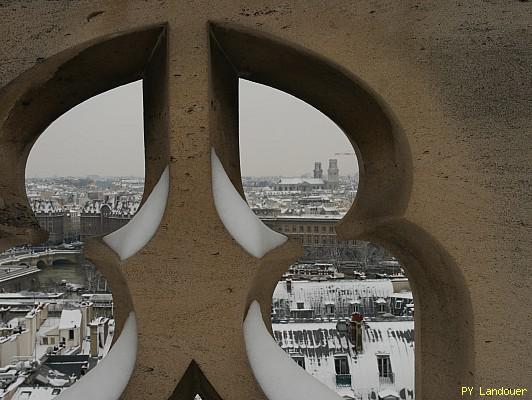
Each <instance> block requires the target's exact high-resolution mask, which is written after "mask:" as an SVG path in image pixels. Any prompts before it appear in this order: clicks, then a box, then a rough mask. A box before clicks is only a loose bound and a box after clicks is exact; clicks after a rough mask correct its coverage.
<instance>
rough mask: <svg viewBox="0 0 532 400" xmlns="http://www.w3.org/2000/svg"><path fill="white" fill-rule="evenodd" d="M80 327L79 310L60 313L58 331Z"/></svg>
mask: <svg viewBox="0 0 532 400" xmlns="http://www.w3.org/2000/svg"><path fill="white" fill-rule="evenodd" d="M80 326H81V311H80V310H63V311H62V312H61V320H60V321H59V329H74V328H79V327H80Z"/></svg>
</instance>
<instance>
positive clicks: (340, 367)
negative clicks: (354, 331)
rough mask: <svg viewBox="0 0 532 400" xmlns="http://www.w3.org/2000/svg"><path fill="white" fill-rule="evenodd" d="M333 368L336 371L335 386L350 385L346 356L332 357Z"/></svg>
mask: <svg viewBox="0 0 532 400" xmlns="http://www.w3.org/2000/svg"><path fill="white" fill-rule="evenodd" d="M334 369H335V372H336V386H351V374H350V373H349V363H348V360H347V356H336V357H334Z"/></svg>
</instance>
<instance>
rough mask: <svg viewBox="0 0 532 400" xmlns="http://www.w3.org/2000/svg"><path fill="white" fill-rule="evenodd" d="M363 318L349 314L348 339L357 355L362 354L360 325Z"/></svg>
mask: <svg viewBox="0 0 532 400" xmlns="http://www.w3.org/2000/svg"><path fill="white" fill-rule="evenodd" d="M363 320H364V317H362V314H360V313H358V312H354V313H353V314H351V321H350V329H349V331H350V339H351V343H352V344H353V347H354V349H355V351H356V352H357V353H361V352H362V350H363V349H362V324H363Z"/></svg>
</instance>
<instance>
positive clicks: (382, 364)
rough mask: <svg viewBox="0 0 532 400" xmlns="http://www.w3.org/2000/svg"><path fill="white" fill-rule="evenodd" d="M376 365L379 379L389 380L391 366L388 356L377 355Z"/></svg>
mask: <svg viewBox="0 0 532 400" xmlns="http://www.w3.org/2000/svg"><path fill="white" fill-rule="evenodd" d="M377 365H378V367H379V377H381V378H390V377H391V376H392V364H391V362H390V356H389V355H378V356H377Z"/></svg>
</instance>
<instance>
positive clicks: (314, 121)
mask: <svg viewBox="0 0 532 400" xmlns="http://www.w3.org/2000/svg"><path fill="white" fill-rule="evenodd" d="M240 147H241V166H242V174H243V175H245V176H268V175H270V176H271V175H284V176H301V175H302V174H305V173H311V171H312V169H313V168H314V161H321V162H322V169H323V170H324V172H326V170H327V163H328V161H327V160H328V159H329V158H338V164H339V168H340V174H341V175H353V174H354V173H355V171H356V170H357V165H356V159H355V157H354V156H334V153H344V152H353V148H352V147H351V145H350V143H349V142H348V140H347V138H346V137H345V135H344V134H343V133H342V132H341V131H340V129H339V128H338V127H337V126H336V125H335V124H334V123H333V122H332V121H331V120H330V119H329V118H327V117H325V116H324V115H323V114H322V113H320V112H319V111H317V110H316V109H314V108H313V107H311V106H309V105H308V104H307V103H305V102H303V101H301V100H299V99H297V98H295V97H293V96H290V95H288V94H286V93H284V92H281V91H278V90H276V89H272V88H270V87H268V86H263V85H259V84H256V83H252V82H249V81H244V80H241V82H240ZM86 175H102V176H105V175H108V176H129V175H133V176H144V148H143V122H142V86H141V82H140V81H139V82H134V83H131V84H128V85H125V86H122V87H119V88H116V89H113V90H110V91H108V92H106V93H103V94H101V95H98V96H95V97H93V98H91V99H89V100H87V101H85V102H84V103H82V104H80V105H78V106H77V107H75V108H73V109H72V110H70V111H69V112H67V113H65V114H64V115H63V116H61V117H60V118H58V119H57V120H56V121H55V122H53V123H52V124H51V125H50V126H49V127H48V128H47V129H46V131H45V132H44V133H43V134H42V135H41V136H40V137H39V139H38V140H37V142H36V143H35V145H34V146H33V149H32V151H31V153H30V156H29V158H28V163H27V166H26V176H27V177H51V176H86Z"/></svg>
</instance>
